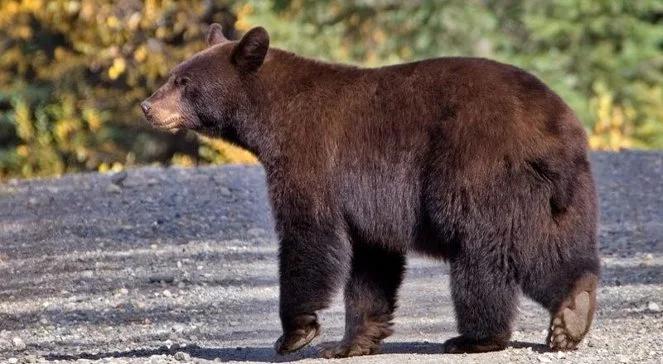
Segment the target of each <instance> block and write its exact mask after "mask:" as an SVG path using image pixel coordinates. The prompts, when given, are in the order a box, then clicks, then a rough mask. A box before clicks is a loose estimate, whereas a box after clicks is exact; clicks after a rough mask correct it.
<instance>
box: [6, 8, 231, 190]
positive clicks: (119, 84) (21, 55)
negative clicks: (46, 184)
mask: <svg viewBox="0 0 663 364" xmlns="http://www.w3.org/2000/svg"><path fill="white" fill-rule="evenodd" d="M235 21H236V18H235V16H234V15H233V13H232V10H231V8H230V5H223V4H218V3H215V2H212V1H190V0H188V1H174V0H172V1H171V0H163V1H155V0H148V1H145V2H143V1H138V0H117V1H113V2H110V1H103V0H101V1H99V0H82V1H65V0H57V1H42V0H23V1H3V2H0V52H1V54H2V58H1V59H0V140H1V141H2V146H1V148H2V149H0V176H7V175H15V174H18V175H21V176H24V177H31V176H40V175H52V174H61V173H64V172H70V171H79V170H95V169H98V170H106V169H109V168H118V167H120V166H122V165H125V164H134V163H150V162H153V161H158V162H169V161H170V160H171V159H172V158H173V157H174V156H175V155H177V156H178V157H177V158H176V160H183V156H186V157H188V158H189V160H191V161H194V162H197V161H198V160H205V158H204V157H202V156H200V155H199V153H198V149H199V142H198V140H197V139H196V137H195V136H193V135H187V134H185V133H182V134H180V135H175V136H173V135H169V134H163V133H159V132H157V131H155V130H153V129H152V128H150V127H149V126H148V125H146V123H143V122H140V120H141V115H140V112H139V110H138V108H137V104H138V102H139V100H141V99H143V98H145V97H146V96H148V95H149V93H150V92H151V91H152V90H154V89H155V88H156V87H157V86H158V85H159V83H160V82H161V81H163V79H164V78H165V77H166V75H167V74H168V71H169V70H170V69H171V68H172V66H174V65H175V64H177V63H178V62H180V61H181V60H183V59H185V58H186V57H188V56H190V55H191V54H193V53H194V52H196V51H198V50H200V49H202V48H203V47H204V42H203V38H204V36H203V34H204V32H205V31H206V27H207V25H208V24H209V23H211V22H220V23H222V24H223V25H224V26H225V29H226V31H227V33H228V35H229V36H230V35H232V32H233V29H234V28H233V24H234V23H235ZM221 152H222V150H218V152H217V153H216V154H214V155H210V156H209V158H208V159H211V161H228V160H231V159H232V158H231V156H224V155H223V154H222V153H221ZM184 159H186V158H184Z"/></svg>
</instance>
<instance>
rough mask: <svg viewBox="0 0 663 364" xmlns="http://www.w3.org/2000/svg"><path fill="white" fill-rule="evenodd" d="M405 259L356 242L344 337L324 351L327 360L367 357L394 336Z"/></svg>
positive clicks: (381, 249) (400, 254) (346, 295)
mask: <svg viewBox="0 0 663 364" xmlns="http://www.w3.org/2000/svg"><path fill="white" fill-rule="evenodd" d="M404 272H405V256H404V255H403V254H402V253H401V252H394V251H388V250H386V249H384V248H382V247H378V246H368V245H366V244H363V243H362V242H357V241H355V244H354V246H353V256H352V270H351V273H350V279H349V280H348V283H347V285H346V287H345V336H344V337H343V340H342V341H341V342H339V343H338V344H336V345H334V346H331V347H329V348H327V349H326V350H324V351H323V352H322V356H324V357H326V358H342V357H349V356H358V355H368V354H373V353H375V352H377V351H378V349H379V347H380V343H381V342H382V340H383V339H384V338H386V337H387V336H389V335H391V334H392V332H393V330H392V328H391V326H392V322H391V320H392V319H393V313H394V309H395V308H396V296H397V292H398V288H399V286H400V284H401V282H402V280H403V273H404Z"/></svg>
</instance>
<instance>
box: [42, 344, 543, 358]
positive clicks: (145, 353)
mask: <svg viewBox="0 0 663 364" xmlns="http://www.w3.org/2000/svg"><path fill="white" fill-rule="evenodd" d="M329 344H330V343H322V344H320V345H317V346H313V347H309V348H307V349H304V350H302V351H299V352H297V353H294V354H290V355H285V356H279V355H277V354H276V353H275V352H274V349H273V348H272V347H271V346H264V347H232V348H203V347H198V346H193V347H185V348H179V349H178V350H177V351H180V352H184V353H187V354H188V355H190V356H191V357H192V358H197V359H205V360H215V359H218V360H220V361H221V362H241V361H253V362H264V363H282V362H295V361H299V360H304V359H314V358H319V356H320V355H319V351H320V348H322V347H325V346H326V345H329ZM509 346H510V347H513V348H516V349H524V348H531V349H532V351H534V352H537V353H545V352H549V351H550V349H548V347H546V346H545V345H542V344H535V343H529V342H521V341H512V342H511V343H509ZM443 349H444V348H443V345H442V343H432V342H427V341H422V342H388V343H384V344H383V345H382V349H381V351H380V353H379V354H376V355H387V354H411V355H426V354H428V355H430V354H443V353H444V350H443ZM166 354H170V355H173V354H175V352H173V351H170V350H166V349H137V350H128V351H115V352H107V353H95V354H89V353H80V354H75V355H71V354H49V355H46V356H45V359H46V360H49V361H53V360H79V359H88V360H100V359H105V358H141V357H142V358H147V357H150V356H153V355H166ZM449 355H451V354H449Z"/></svg>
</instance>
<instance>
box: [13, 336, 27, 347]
mask: <svg viewBox="0 0 663 364" xmlns="http://www.w3.org/2000/svg"><path fill="white" fill-rule="evenodd" d="M12 344H14V348H15V349H16V350H18V351H22V350H25V348H26V345H25V342H23V339H21V338H20V337H18V336H17V337H15V338H13V339H12Z"/></svg>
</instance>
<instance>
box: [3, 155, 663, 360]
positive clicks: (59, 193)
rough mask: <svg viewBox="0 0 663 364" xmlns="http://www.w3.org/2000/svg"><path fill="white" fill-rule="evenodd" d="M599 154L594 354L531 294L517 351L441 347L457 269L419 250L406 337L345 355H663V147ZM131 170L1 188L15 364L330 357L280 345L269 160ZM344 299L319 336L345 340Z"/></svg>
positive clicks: (406, 290)
mask: <svg viewBox="0 0 663 364" xmlns="http://www.w3.org/2000/svg"><path fill="white" fill-rule="evenodd" d="M592 159H593V162H594V171H595V173H596V177H597V180H598V184H599V191H600V199H601V209H602V220H601V229H600V241H601V244H602V245H601V254H602V259H603V278H602V285H601V288H600V290H599V302H600V309H599V311H598V312H597V315H598V316H597V318H596V321H595V325H594V329H593V331H592V332H591V333H590V335H589V336H588V339H587V340H585V342H584V343H583V344H582V345H581V347H580V349H579V350H577V351H574V352H568V353H553V352H548V351H547V350H546V348H545V346H543V345H542V343H543V341H544V339H545V330H546V325H547V323H548V316H547V314H546V313H545V311H544V310H542V309H541V308H539V307H538V306H537V305H536V304H534V303H532V302H531V301H528V300H526V299H523V300H522V302H521V308H520V315H519V319H518V321H517V322H516V324H515V330H516V331H515V333H514V336H513V342H512V344H511V347H510V348H509V349H507V350H504V351H502V352H497V353H487V354H473V355H461V356H452V355H446V354H441V349H442V347H441V343H442V342H444V340H446V339H447V338H449V337H451V336H454V335H455V323H454V316H453V309H452V306H451V302H450V297H449V290H448V285H449V279H448V268H447V266H446V265H445V264H444V263H442V262H438V261H433V260H427V259H424V258H420V257H411V258H410V259H409V263H408V274H407V277H406V279H405V283H404V286H403V288H402V291H401V300H400V307H399V309H398V311H397V319H396V326H395V327H396V334H395V335H393V336H392V337H390V338H389V339H387V341H386V343H385V344H384V346H383V354H380V355H376V356H371V357H362V358H354V359H349V360H344V362H351V363H355V362H357V363H384V362H394V363H405V362H415V363H424V362H435V363H447V362H448V363H452V362H453V363H456V362H459V363H475V362H490V363H496V362H517V363H521V362H522V363H525V362H534V363H548V362H573V363H579V362H587V363H599V362H600V363H612V362H624V363H625V362H649V363H661V362H663V359H662V358H663V319H662V318H663V153H645V152H622V153H619V154H606V153H600V154H594V155H593V156H592ZM121 177H122V176H119V177H118V176H114V177H113V176H111V175H104V174H96V173H91V174H76V175H68V176H65V177H62V178H57V179H44V180H30V181H9V182H8V183H6V184H4V185H0V362H2V363H5V362H7V363H16V362H19V363H21V362H42V361H55V362H73V361H78V362H95V363H126V362H131V363H144V362H148V363H150V362H151V363H161V362H208V361H221V362H228V361H230V362H233V361H252V362H271V361H291V360H298V361H301V362H302V363H309V362H325V363H326V362H328V361H324V360H322V359H318V358H317V351H316V348H315V347H313V348H309V349H307V350H305V351H303V352H300V353H296V354H293V355H290V356H286V357H278V356H276V355H275V354H274V352H273V350H272V343H273V341H274V340H275V339H276V338H277V337H278V336H279V334H280V327H279V321H278V309H277V296H278V288H277V278H276V277H277V268H276V249H277V245H276V241H275V238H274V234H273V232H272V221H271V215H270V212H269V208H268V204H267V197H266V192H265V185H264V172H263V170H262V169H261V168H260V167H255V166H224V167H203V168H192V169H181V168H156V167H149V168H140V169H135V170H130V171H129V172H128V174H127V176H126V179H125V180H124V181H121V182H120V181H118V180H120V179H122V178H121ZM113 179H115V182H116V183H117V184H114V183H113ZM340 303H341V301H340V296H339V297H338V298H337V300H336V301H335V304H334V306H333V307H332V308H331V309H329V310H327V311H325V312H323V314H322V316H321V321H322V325H323V329H324V334H323V335H322V336H321V338H320V339H319V340H318V341H317V342H316V343H318V344H319V343H324V342H329V341H333V340H337V339H340V337H341V336H342V323H343V312H342V309H341V304H340Z"/></svg>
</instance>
